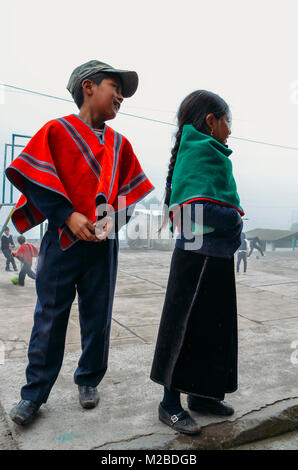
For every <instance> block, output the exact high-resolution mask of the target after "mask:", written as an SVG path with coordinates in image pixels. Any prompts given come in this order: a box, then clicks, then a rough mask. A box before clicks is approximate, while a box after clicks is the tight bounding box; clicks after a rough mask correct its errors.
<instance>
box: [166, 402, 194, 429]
mask: <svg viewBox="0 0 298 470" xmlns="http://www.w3.org/2000/svg"><path fill="white" fill-rule="evenodd" d="M158 416H159V419H160V421H162V422H163V423H164V424H167V425H168V426H170V428H172V429H175V431H179V432H181V433H183V434H200V432H201V429H200V428H199V427H198V425H197V423H196V422H195V420H194V419H193V418H192V417H191V416H190V414H189V413H188V412H187V411H185V410H183V411H181V412H180V413H178V414H177V415H172V416H171V415H170V413H168V412H167V411H166V410H165V409H164V408H163V407H162V406H161V404H160V405H159V408H158Z"/></svg>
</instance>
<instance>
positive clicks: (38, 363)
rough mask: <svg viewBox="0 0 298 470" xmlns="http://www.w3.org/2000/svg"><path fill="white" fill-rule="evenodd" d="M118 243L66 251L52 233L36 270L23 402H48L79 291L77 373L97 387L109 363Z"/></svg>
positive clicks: (76, 378) (83, 381) (80, 380)
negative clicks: (34, 301) (72, 307)
mask: <svg viewBox="0 0 298 470" xmlns="http://www.w3.org/2000/svg"><path fill="white" fill-rule="evenodd" d="M117 255H118V239H114V240H106V241H102V242H98V243H96V242H85V241H78V242H76V243H75V244H74V245H73V246H72V247H70V248H68V249H67V250H65V251H62V250H61V248H60V246H59V241H58V238H57V234H56V233H54V232H52V231H50V230H48V231H47V232H46V233H45V235H44V237H43V239H42V242H41V247H40V253H39V259H38V264H37V271H36V291H37V303H36V307H35V312H34V325H33V329H32V333H31V338H30V343H29V350H28V359H29V364H28V366H27V369H26V377H27V384H26V385H25V386H24V387H23V388H22V390H21V397H22V398H23V399H24V400H32V401H35V402H37V403H45V402H46V401H47V398H48V396H49V393H50V391H51V388H52V387H53V385H54V383H55V380H56V378H57V376H58V374H59V371H60V368H61V365H62V361H63V355H64V348H65V336H66V329H67V324H68V319H69V313H70V309H71V305H72V303H73V301H74V299H75V295H76V291H77V293H78V305H79V316H80V327H81V346H82V354H81V357H80V360H79V363H78V367H77V369H76V371H75V374H74V381H75V383H76V384H78V385H88V386H93V387H95V386H97V385H98V384H99V382H100V381H101V380H102V378H103V376H104V374H105V372H106V370H107V362H108V350H109V338H110V327H111V316H112V305H113V298H114V290H115V283H116V273H117Z"/></svg>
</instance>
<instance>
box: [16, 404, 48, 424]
mask: <svg viewBox="0 0 298 470" xmlns="http://www.w3.org/2000/svg"><path fill="white" fill-rule="evenodd" d="M40 406H41V404H40V405H39V404H38V403H35V402H34V401H31V400H21V401H20V402H19V403H18V404H17V405H16V406H14V407H13V408H12V409H11V411H10V413H9V416H10V417H11V419H12V420H13V421H14V422H15V423H17V424H28V423H30V421H32V420H33V418H35V416H36V414H37V412H38V410H39V408H40Z"/></svg>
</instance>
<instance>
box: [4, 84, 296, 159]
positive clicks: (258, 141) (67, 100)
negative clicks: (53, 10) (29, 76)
mask: <svg viewBox="0 0 298 470" xmlns="http://www.w3.org/2000/svg"><path fill="white" fill-rule="evenodd" d="M0 85H2V86H3V87H7V88H11V89H14V90H19V91H24V92H26V93H31V94H33V95H38V96H43V97H45V98H52V99H56V100H60V101H66V102H67V103H73V100H70V99H67V98H61V97H59V96H54V95H49V94H47V93H41V92H38V91H34V90H28V89H27V88H20V87H17V86H14V85H8V84H6V83H0ZM118 114H122V115H123V116H129V117H134V118H137V119H142V120H144V121H151V122H156V123H158V124H165V125H167V126H173V127H176V124H174V123H171V122H167V121H160V120H159V119H152V118H149V117H146V116H139V115H137V114H131V113H123V112H122V111H119V113H118ZM230 139H235V140H242V141H244V142H251V143H254V144H260V145H269V146H270V147H277V148H282V149H286V150H298V147H289V146H286V145H279V144H273V143H272V142H264V141H260V140H253V139H246V138H244V137H235V136H231V137H230Z"/></svg>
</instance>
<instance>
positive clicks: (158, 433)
mask: <svg viewBox="0 0 298 470" xmlns="http://www.w3.org/2000/svg"><path fill="white" fill-rule="evenodd" d="M154 435H160V436H169V437H173V438H174V437H175V435H173V434H169V433H160V432H151V433H149V434H138V435H137V436H133V437H130V438H129V439H120V440H119V441H110V442H105V443H104V444H102V445H100V446H95V447H92V449H91V450H95V449H100V448H102V447H104V446H107V445H110V444H119V443H120V442H133V441H135V440H137V439H140V438H142V437H150V436H154Z"/></svg>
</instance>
